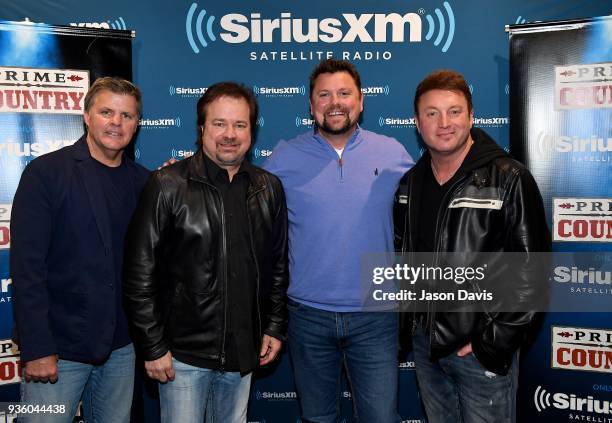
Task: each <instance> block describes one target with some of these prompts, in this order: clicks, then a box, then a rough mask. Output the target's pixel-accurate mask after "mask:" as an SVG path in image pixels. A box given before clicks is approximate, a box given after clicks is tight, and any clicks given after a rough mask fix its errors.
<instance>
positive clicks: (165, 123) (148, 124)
mask: <svg viewBox="0 0 612 423" xmlns="http://www.w3.org/2000/svg"><path fill="white" fill-rule="evenodd" d="M138 125H140V127H141V128H142V129H149V128H169V127H172V126H176V127H177V128H180V127H181V118H180V117H178V116H177V117H175V118H162V119H140V120H139V121H138Z"/></svg>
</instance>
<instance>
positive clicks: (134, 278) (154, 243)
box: [123, 172, 170, 360]
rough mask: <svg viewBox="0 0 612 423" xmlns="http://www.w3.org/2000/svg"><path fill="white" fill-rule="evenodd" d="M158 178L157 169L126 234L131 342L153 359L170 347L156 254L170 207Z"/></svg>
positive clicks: (125, 293) (126, 291)
mask: <svg viewBox="0 0 612 423" xmlns="http://www.w3.org/2000/svg"><path fill="white" fill-rule="evenodd" d="M160 178H161V177H160V173H159V172H154V173H152V174H151V176H150V177H149V179H148V181H147V183H146V184H145V187H144V189H143V191H142V193H141V195H140V200H139V202H138V205H137V206H136V210H135V212H134V215H133V216H132V220H131V222H130V225H129V227H128V230H127V234H126V238H125V257H124V263H123V296H124V308H125V312H126V315H127V318H128V321H129V323H130V326H131V330H132V332H131V333H132V338H133V340H134V343H135V344H136V346H137V347H138V348H139V350H140V351H142V353H143V358H144V359H145V360H155V359H157V358H159V357H161V356H163V355H164V354H166V352H168V350H169V345H168V344H167V342H166V340H165V339H164V313H163V311H162V302H163V301H164V299H163V298H162V296H163V293H164V290H163V287H162V286H161V281H160V280H159V277H158V276H159V269H158V267H159V265H160V263H157V262H156V258H157V257H158V256H159V254H158V249H159V248H160V246H161V245H162V242H163V240H164V234H165V232H166V228H167V226H168V221H169V215H170V208H169V205H168V202H167V200H166V197H165V195H164V191H163V189H162V184H161V181H160Z"/></svg>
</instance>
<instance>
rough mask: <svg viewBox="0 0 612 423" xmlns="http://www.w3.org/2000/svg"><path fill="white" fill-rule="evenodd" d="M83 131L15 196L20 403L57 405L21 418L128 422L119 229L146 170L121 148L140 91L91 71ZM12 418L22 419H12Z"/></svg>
mask: <svg viewBox="0 0 612 423" xmlns="http://www.w3.org/2000/svg"><path fill="white" fill-rule="evenodd" d="M84 110H85V113H84V116H83V119H84V121H85V126H86V128H87V130H86V134H85V135H84V136H83V137H81V138H80V139H79V140H78V141H77V142H76V143H75V144H74V145H72V146H69V147H65V148H63V149H61V150H58V151H55V152H52V153H49V154H46V155H44V156H41V157H39V158H37V159H35V160H33V161H32V162H31V163H30V164H29V165H28V166H27V167H26V169H25V170H24V172H23V174H22V176H21V180H20V182H19V187H18V188H17V192H16V194H15V199H14V201H13V213H12V218H11V235H12V240H11V244H12V245H11V256H10V265H11V276H12V279H13V289H14V312H15V322H16V329H17V333H16V334H17V342H18V344H19V348H20V350H21V361H22V363H24V371H23V379H24V381H23V383H22V389H21V392H22V402H23V403H27V404H34V405H43V404H47V405H53V406H57V407H56V408H55V411H58V410H59V411H64V412H63V413H60V414H50V413H41V414H38V415H37V414H32V415H29V416H27V421H41V422H42V421H44V422H56V421H57V422H71V421H72V417H73V416H74V415H75V413H76V410H77V407H78V404H79V401H80V400H82V401H83V406H84V411H85V416H84V417H85V420H86V421H100V422H113V423H117V422H128V421H129V416H130V407H131V403H132V390H133V383H134V382H133V380H134V349H133V346H132V343H131V340H130V337H129V333H128V326H127V321H126V318H125V315H124V312H123V308H122V293H121V268H122V260H123V238H124V235H125V230H126V228H127V225H128V223H129V220H130V218H131V215H132V212H133V210H134V207H135V206H136V203H137V199H138V196H139V194H140V191H141V189H142V187H143V185H144V182H145V180H146V178H147V176H148V173H149V172H148V171H147V170H146V169H145V168H143V167H142V166H140V165H138V164H136V163H134V162H133V161H132V160H130V159H129V158H127V157H126V155H125V154H123V152H124V149H125V148H126V147H127V145H128V144H129V142H130V140H131V139H132V137H133V135H134V133H135V132H136V129H137V128H138V120H139V117H140V110H141V94H140V90H139V89H138V88H137V87H136V86H135V85H133V84H132V83H130V82H129V81H126V80H123V79H120V78H111V77H105V78H100V79H98V80H96V82H95V83H94V84H93V85H92V86H91V88H90V90H89V92H88V93H87V95H86V96H85V102H84ZM20 421H23V420H21V419H20Z"/></svg>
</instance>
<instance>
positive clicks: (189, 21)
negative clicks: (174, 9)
mask: <svg viewBox="0 0 612 423" xmlns="http://www.w3.org/2000/svg"><path fill="white" fill-rule="evenodd" d="M197 8H198V4H197V3H193V4H192V5H191V7H190V8H189V12H187V18H186V19H185V33H186V34H187V41H189V46H190V47H191V49H192V50H193V52H194V53H196V54H197V53H199V52H200V49H199V48H198V46H197V44H196V42H195V40H194V38H193V31H192V29H191V28H192V27H193V26H194V24H193V20H194V19H193V17H194V15H195V12H196V9H197ZM205 16H206V10H205V9H202V10H200V13H198V17H197V18H196V19H195V32H196V36H197V38H198V41H199V42H200V45H201V46H202V47H204V48H206V47H208V42H207V41H206V39H205V38H204V33H203V32H202V29H203V21H204V17H205ZM214 22H215V17H214V16H212V15H211V16H209V17H208V19H207V20H206V34H207V35H208V38H210V41H216V40H217V37H216V36H215V34H214V33H213V30H212V26H213V23H214Z"/></svg>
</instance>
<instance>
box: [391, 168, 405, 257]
mask: <svg viewBox="0 0 612 423" xmlns="http://www.w3.org/2000/svg"><path fill="white" fill-rule="evenodd" d="M405 179H406V178H405V177H404V178H402V180H401V181H400V182H399V186H398V187H397V191H396V192H395V196H394V197H393V228H394V229H393V235H394V236H393V244H394V247H395V252H397V253H404V252H406V251H404V242H405V239H404V237H406V236H407V232H406V229H407V228H406V219H407V215H406V213H407V212H408V187H407V185H406V182H405Z"/></svg>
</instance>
